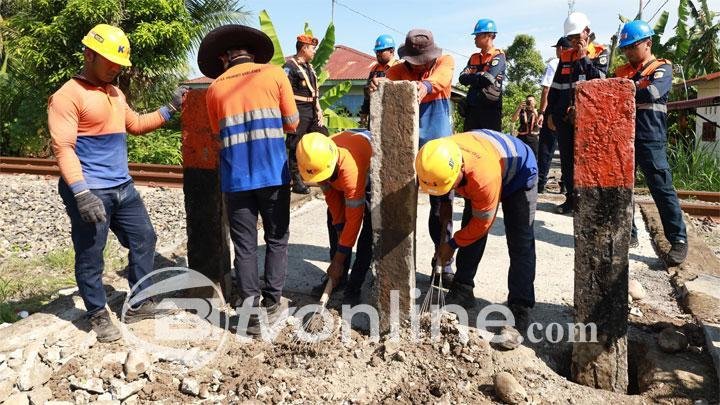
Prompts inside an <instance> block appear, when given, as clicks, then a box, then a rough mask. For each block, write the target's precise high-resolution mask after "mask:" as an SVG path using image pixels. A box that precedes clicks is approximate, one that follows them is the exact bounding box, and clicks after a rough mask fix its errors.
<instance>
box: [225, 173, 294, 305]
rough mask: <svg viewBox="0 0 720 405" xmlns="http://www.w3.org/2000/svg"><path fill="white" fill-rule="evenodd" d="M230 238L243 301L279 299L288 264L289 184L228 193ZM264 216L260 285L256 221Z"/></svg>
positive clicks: (227, 205)
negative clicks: (263, 278) (263, 271)
mask: <svg viewBox="0 0 720 405" xmlns="http://www.w3.org/2000/svg"><path fill="white" fill-rule="evenodd" d="M225 203H226V208H227V216H228V222H229V224H230V238H231V239H232V241H233V245H234V246H235V263H234V264H235V271H237V276H238V277H237V286H238V290H239V293H240V294H239V295H240V298H241V300H242V301H245V299H247V298H249V297H254V302H253V304H254V305H256V306H257V305H258V304H259V302H260V297H261V296H262V297H263V299H264V301H263V305H265V306H266V307H269V306H272V305H273V304H276V303H278V302H280V298H281V297H282V291H283V288H284V287H285V278H286V277H287V267H288V239H289V237H290V187H289V186H288V185H282V186H271V187H264V188H259V189H255V190H247V191H239V192H233V193H225ZM258 214H259V215H260V217H261V218H262V222H263V230H264V233H265V245H266V246H265V273H264V277H265V280H264V281H265V286H264V287H262V288H261V287H260V277H259V275H258V258H257V247H258V241H257V239H258V237H257V222H258Z"/></svg>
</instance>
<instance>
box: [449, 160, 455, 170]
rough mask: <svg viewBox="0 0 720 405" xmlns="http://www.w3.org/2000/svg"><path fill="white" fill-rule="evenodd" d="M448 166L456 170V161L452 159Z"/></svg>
mask: <svg viewBox="0 0 720 405" xmlns="http://www.w3.org/2000/svg"><path fill="white" fill-rule="evenodd" d="M448 166H450V168H451V169H454V168H455V161H454V160H453V158H450V160H448Z"/></svg>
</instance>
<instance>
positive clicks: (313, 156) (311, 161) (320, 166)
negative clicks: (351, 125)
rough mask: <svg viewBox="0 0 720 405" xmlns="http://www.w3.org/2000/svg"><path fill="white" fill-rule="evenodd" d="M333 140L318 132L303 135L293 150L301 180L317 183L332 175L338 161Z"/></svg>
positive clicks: (336, 149) (337, 153)
mask: <svg viewBox="0 0 720 405" xmlns="http://www.w3.org/2000/svg"><path fill="white" fill-rule="evenodd" d="M338 156H339V152H338V148H337V145H335V142H333V141H332V139H330V138H328V137H327V136H325V135H323V134H321V133H319V132H310V133H309V134H305V135H303V137H302V139H300V142H299V143H298V146H297V149H296V150H295V157H297V164H298V171H299V172H300V176H302V178H303V181H306V182H308V183H319V182H321V181H325V180H327V179H328V178H330V176H332V174H333V171H335V165H336V164H337V161H338Z"/></svg>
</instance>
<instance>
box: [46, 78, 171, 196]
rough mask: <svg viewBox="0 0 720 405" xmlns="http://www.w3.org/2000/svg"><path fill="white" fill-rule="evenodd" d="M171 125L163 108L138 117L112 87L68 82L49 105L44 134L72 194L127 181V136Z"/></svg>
mask: <svg viewBox="0 0 720 405" xmlns="http://www.w3.org/2000/svg"><path fill="white" fill-rule="evenodd" d="M169 119H170V112H169V111H168V110H167V108H166V107H163V108H161V109H159V110H157V111H155V112H152V113H148V114H142V115H140V114H138V113H136V112H135V111H133V110H132V109H131V108H130V107H129V106H128V104H127V101H126V100H125V95H124V94H123V92H122V91H121V90H120V89H119V88H118V87H116V86H113V85H111V84H106V85H104V86H95V85H92V84H90V83H88V82H86V81H84V80H82V79H80V78H73V79H70V80H69V81H68V82H67V83H65V84H64V85H63V86H62V87H61V88H60V89H59V90H58V91H56V92H55V94H53V95H52V96H51V97H50V100H49V103H48V128H49V129H50V136H51V138H52V148H53V152H54V153H55V157H56V158H57V162H58V167H59V168H60V175H61V176H62V178H63V180H65V182H66V183H67V184H68V185H69V186H70V189H71V190H72V191H73V193H75V194H77V193H79V192H80V191H83V190H87V189H101V188H110V187H115V186H118V185H120V184H123V183H125V182H127V181H129V180H130V179H131V178H130V173H129V171H128V161H127V132H130V133H131V134H143V133H146V132H150V131H152V130H154V129H156V128H158V127H160V126H161V125H162V124H164V123H165V122H166V121H167V120H169ZM126 131H127V132H126Z"/></svg>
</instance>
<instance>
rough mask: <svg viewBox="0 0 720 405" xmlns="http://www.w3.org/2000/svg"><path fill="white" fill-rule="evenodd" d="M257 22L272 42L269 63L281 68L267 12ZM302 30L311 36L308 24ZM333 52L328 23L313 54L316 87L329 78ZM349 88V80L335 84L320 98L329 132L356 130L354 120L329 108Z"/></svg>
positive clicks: (281, 58)
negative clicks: (326, 66) (328, 69)
mask: <svg viewBox="0 0 720 405" xmlns="http://www.w3.org/2000/svg"><path fill="white" fill-rule="evenodd" d="M259 20H260V29H261V30H262V31H263V32H264V33H265V34H267V35H268V36H269V37H270V40H271V41H272V42H273V46H274V47H275V53H274V54H273V57H272V59H271V60H270V63H273V64H276V65H281V66H282V65H283V64H285V56H284V55H285V54H284V53H283V51H282V48H281V47H280V40H279V39H278V36H277V33H276V32H275V26H274V25H273V23H272V20H271V19H270V15H269V14H268V12H267V11H265V10H263V11H261V12H260V15H259ZM304 30H305V33H306V34H311V35H312V30H311V29H310V26H309V25H308V23H305V28H304ZM334 50H335V26H334V25H333V23H330V24H329V25H328V27H327V29H326V30H325V36H324V37H323V38H322V40H320V43H319V44H318V47H317V51H316V52H315V58H314V59H313V63H312V64H313V67H314V68H315V73H316V74H317V75H318V87H320V85H322V84H323V82H325V80H327V78H328V77H329V73H328V71H327V69H325V65H326V64H327V61H328V60H329V59H330V55H332V53H333V51H334ZM351 88H352V83H351V82H350V81H349V80H346V81H344V82H342V83H338V84H336V85H335V86H333V87H332V88H330V89H328V90H327V91H325V93H323V94H322V95H321V96H320V107H321V108H322V109H323V115H324V116H325V121H326V122H325V125H326V126H327V127H328V129H329V130H330V131H339V130H343V129H348V128H356V127H357V126H358V123H357V121H356V120H354V119H352V118H349V117H345V116H343V115H342V114H338V113H337V112H336V111H335V110H333V109H332V108H331V106H332V105H333V104H335V103H336V102H337V101H338V100H340V98H342V96H344V95H345V94H347V93H348V92H349V91H350V89H351Z"/></svg>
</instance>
